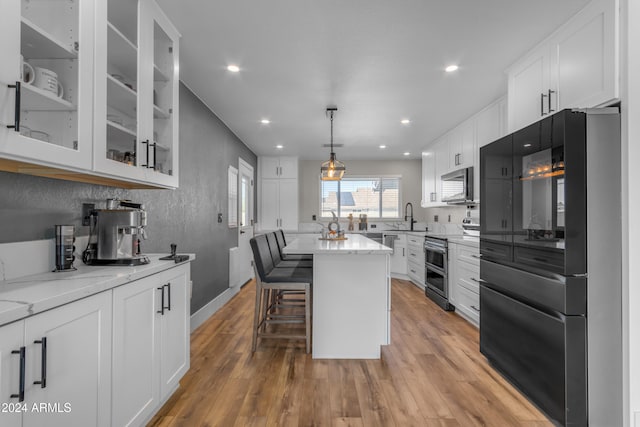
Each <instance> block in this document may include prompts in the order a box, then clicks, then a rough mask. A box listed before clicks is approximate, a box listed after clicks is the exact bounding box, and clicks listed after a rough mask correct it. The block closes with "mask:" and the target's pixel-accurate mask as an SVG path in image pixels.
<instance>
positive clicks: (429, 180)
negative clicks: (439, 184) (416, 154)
mask: <svg viewBox="0 0 640 427" xmlns="http://www.w3.org/2000/svg"><path fill="white" fill-rule="evenodd" d="M437 196H438V193H437V189H436V154H435V150H433V149H432V148H431V149H429V150H424V151H423V152H422V201H421V202H420V206H422V207H423V208H428V207H431V206H432V205H433V204H434V203H436V200H437Z"/></svg>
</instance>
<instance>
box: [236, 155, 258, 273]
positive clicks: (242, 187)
mask: <svg viewBox="0 0 640 427" xmlns="http://www.w3.org/2000/svg"><path fill="white" fill-rule="evenodd" d="M238 171H239V173H238V193H239V194H238V251H239V252H240V253H239V259H240V276H239V278H240V281H239V283H240V284H244V283H246V282H247V281H249V280H251V279H252V278H253V266H252V264H251V263H252V261H253V255H252V253H251V246H250V244H249V240H251V238H252V237H253V222H254V216H253V215H254V214H253V212H254V207H253V188H254V180H253V167H252V166H251V165H250V164H248V163H247V162H245V161H244V160H242V159H241V158H240V159H239V160H238Z"/></svg>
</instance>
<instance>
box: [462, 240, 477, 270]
mask: <svg viewBox="0 0 640 427" xmlns="http://www.w3.org/2000/svg"><path fill="white" fill-rule="evenodd" d="M458 260H460V261H464V262H468V263H470V264H474V265H477V266H478V267H480V249H477V248H472V247H470V246H465V245H458Z"/></svg>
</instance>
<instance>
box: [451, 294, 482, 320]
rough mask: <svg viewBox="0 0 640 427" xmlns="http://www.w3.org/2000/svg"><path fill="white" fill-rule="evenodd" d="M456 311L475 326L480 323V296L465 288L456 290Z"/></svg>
mask: <svg viewBox="0 0 640 427" xmlns="http://www.w3.org/2000/svg"><path fill="white" fill-rule="evenodd" d="M456 310H457V311H459V312H462V313H464V314H465V315H466V316H467V317H469V318H470V319H471V320H472V321H473V322H474V323H475V324H476V325H478V324H479V323H480V296H479V295H478V293H476V292H471V291H470V290H468V289H467V288H465V287H460V288H458V300H457V303H456Z"/></svg>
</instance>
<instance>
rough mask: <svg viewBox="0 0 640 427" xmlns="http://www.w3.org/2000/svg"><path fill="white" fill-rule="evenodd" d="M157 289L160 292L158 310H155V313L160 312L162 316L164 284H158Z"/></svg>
mask: <svg viewBox="0 0 640 427" xmlns="http://www.w3.org/2000/svg"><path fill="white" fill-rule="evenodd" d="M158 290H159V291H160V292H161V293H162V294H161V295H162V296H161V298H160V310H158V311H156V313H160V314H161V315H163V316H164V286H160V287H159V288H158Z"/></svg>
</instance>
